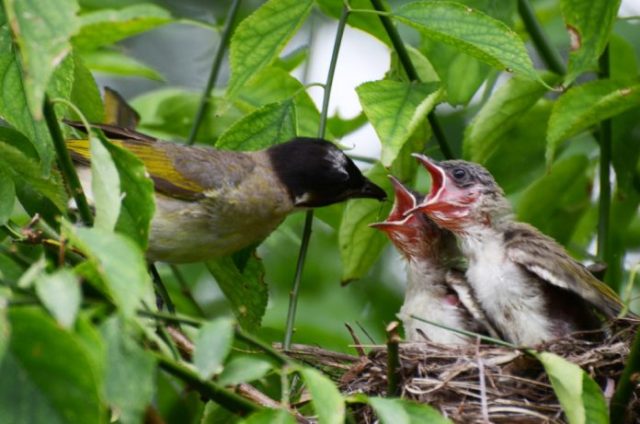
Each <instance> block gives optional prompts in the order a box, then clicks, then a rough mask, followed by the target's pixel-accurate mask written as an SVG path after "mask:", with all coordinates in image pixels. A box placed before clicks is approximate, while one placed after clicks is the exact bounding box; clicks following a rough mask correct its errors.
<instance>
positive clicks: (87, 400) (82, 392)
mask: <svg viewBox="0 0 640 424" xmlns="http://www.w3.org/2000/svg"><path fill="white" fill-rule="evenodd" d="M9 318H10V322H11V340H10V344H9V350H8V351H7V353H6V354H5V356H4V359H3V360H2V362H1V363H0V375H2V378H0V422H3V423H33V424H38V423H42V424H64V423H68V424H75V423H104V422H105V421H106V420H105V418H106V411H105V408H104V405H103V404H102V402H101V399H102V380H101V378H100V373H99V370H98V369H96V365H95V363H94V362H93V360H92V358H91V356H90V354H89V353H88V352H87V349H86V348H85V347H84V346H83V345H82V344H81V343H80V342H79V340H78V338H77V337H76V336H74V335H72V334H71V333H68V332H67V331H65V330H63V329H62V328H61V327H60V326H59V325H58V324H57V323H56V322H54V321H53V320H52V319H51V318H50V317H48V316H47V315H46V314H45V313H43V311H42V310H41V309H37V308H32V307H29V308H25V307H21V308H12V309H11V311H10V312H9Z"/></svg>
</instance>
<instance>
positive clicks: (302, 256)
mask: <svg viewBox="0 0 640 424" xmlns="http://www.w3.org/2000/svg"><path fill="white" fill-rule="evenodd" d="M348 18H349V9H348V8H347V7H343V8H342V14H341V15H340V20H339V21H338V28H337V30H336V38H335V41H334V43H333V52H332V53H331V62H330V63H329V71H328V73H327V81H326V83H325V85H324V96H323V98H322V111H321V113H320V124H319V125H318V138H324V135H325V132H326V128H327V116H328V114H329V99H330V96H331V86H332V85H333V78H334V76H335V71H336V65H337V63H338V54H339V53H340V45H341V44H342V36H343V35H344V29H345V27H346V26H347V19H348ZM312 229H313V210H310V211H308V212H307V214H306V216H305V220H304V230H303V232H302V242H301V243H300V252H299V253H298V262H297V264H296V273H295V276H294V278H293V288H292V289H291V293H290V295H289V308H288V311H287V324H286V328H285V333H284V342H283V343H282V346H283V348H284V350H285V351H287V350H289V349H290V348H291V339H292V338H293V329H294V324H295V320H296V310H297V308H298V294H299V292H300V284H301V281H302V271H303V270H304V263H305V261H306V258H307V250H308V248H309V242H310V240H311V231H312Z"/></svg>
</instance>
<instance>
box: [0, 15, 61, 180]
mask: <svg viewBox="0 0 640 424" xmlns="http://www.w3.org/2000/svg"><path fill="white" fill-rule="evenodd" d="M0 22H1V21H0ZM0 75H2V76H3V77H2V90H0V118H2V119H4V120H5V121H6V122H7V123H8V124H10V125H11V126H13V127H14V128H15V129H17V130H18V131H20V132H21V133H23V134H24V135H25V136H26V137H27V138H28V140H29V141H30V142H31V143H33V147H35V149H36V150H37V152H38V155H39V156H40V160H41V167H42V169H43V170H44V171H45V173H47V172H48V171H49V167H50V163H51V160H52V158H53V144H52V141H51V136H50V135H49V131H48V129H47V126H46V123H45V122H44V121H43V120H42V121H35V120H34V119H33V117H32V116H31V112H30V109H29V105H28V104H27V95H26V93H25V87H24V83H23V81H22V71H21V69H20V65H19V63H18V58H17V56H16V51H15V49H14V46H13V42H12V40H11V33H10V32H9V28H8V27H7V26H6V24H5V25H2V26H0ZM25 149H27V148H25ZM22 150H24V149H22ZM0 157H2V155H0Z"/></svg>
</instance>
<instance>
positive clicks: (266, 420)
mask: <svg viewBox="0 0 640 424" xmlns="http://www.w3.org/2000/svg"><path fill="white" fill-rule="evenodd" d="M295 423H296V420H295V418H293V416H292V415H291V414H290V413H289V412H287V411H285V410H284V409H266V408H265V409H263V410H262V411H259V412H256V413H255V414H251V415H250V416H249V417H247V418H246V419H244V420H242V421H240V424H295Z"/></svg>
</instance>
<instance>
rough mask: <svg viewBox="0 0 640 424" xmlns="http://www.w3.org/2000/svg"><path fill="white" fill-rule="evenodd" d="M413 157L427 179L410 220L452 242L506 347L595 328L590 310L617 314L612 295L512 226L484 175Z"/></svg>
mask: <svg viewBox="0 0 640 424" xmlns="http://www.w3.org/2000/svg"><path fill="white" fill-rule="evenodd" d="M414 156H415V157H416V158H417V159H418V160H419V161H420V162H421V163H422V164H423V165H424V166H425V167H426V169H427V170H428V171H429V173H430V174H431V179H432V186H431V192H430V193H429V195H428V196H427V197H426V198H425V199H424V200H423V201H422V202H421V203H420V204H419V205H418V207H416V208H415V209H414V211H415V213H417V214H418V215H420V214H421V213H426V214H427V215H428V216H429V217H430V218H431V219H432V220H433V221H435V222H436V223H437V224H438V225H439V226H440V227H442V228H446V229H448V230H450V231H452V232H453V233H454V234H455V235H456V237H458V240H459V241H460V247H461V249H462V253H463V254H464V256H466V258H467V260H468V269H467V273H466V276H467V280H468V281H469V284H470V285H471V288H472V289H473V292H474V295H475V297H476V298H477V299H478V302H479V304H480V306H481V307H482V309H483V310H484V311H485V312H486V314H487V317H488V318H489V319H490V320H491V322H492V324H493V325H494V326H495V328H496V329H497V330H498V331H499V332H500V333H502V335H503V337H504V338H505V339H506V340H507V341H509V342H512V343H516V344H519V345H536V344H539V343H543V342H546V341H549V340H551V339H554V338H558V337H563V336H566V335H568V334H570V333H573V332H576V331H584V330H592V329H596V328H599V327H600V325H601V323H600V320H599V317H598V315H597V313H596V311H597V312H599V313H600V314H602V315H604V316H605V317H607V318H613V317H615V316H616V315H617V314H618V313H619V312H620V311H621V309H622V307H623V305H622V302H621V301H620V299H619V298H618V296H617V295H616V294H615V293H614V292H613V290H611V289H610V288H609V287H608V286H606V285H605V284H604V283H602V282H601V281H599V280H598V279H596V278H595V277H594V276H593V275H592V274H591V273H590V272H589V271H588V270H587V269H586V268H585V267H584V266H583V265H582V264H580V263H578V262H577V261H575V260H574V259H573V258H571V257H570V256H569V255H568V254H567V252H566V251H565V250H564V248H563V247H562V246H560V245H559V244H558V243H557V242H556V241H555V240H553V239H552V238H550V237H548V236H546V235H544V234H542V233H540V232H539V231H538V230H537V229H535V228H534V227H532V226H530V225H528V224H525V223H522V222H517V221H515V220H514V218H513V215H512V211H511V205H510V204H509V202H508V200H507V199H506V197H505V196H504V193H503V191H502V189H501V188H500V187H499V186H498V185H497V184H496V182H495V180H494V179H493V176H492V175H491V174H490V173H489V171H487V170H486V169H485V168H483V167H482V166H480V165H478V164H475V163H470V162H465V161H461V160H450V161H443V162H436V161H434V160H432V159H429V158H428V157H426V156H423V155H414Z"/></svg>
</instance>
